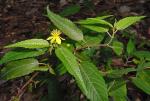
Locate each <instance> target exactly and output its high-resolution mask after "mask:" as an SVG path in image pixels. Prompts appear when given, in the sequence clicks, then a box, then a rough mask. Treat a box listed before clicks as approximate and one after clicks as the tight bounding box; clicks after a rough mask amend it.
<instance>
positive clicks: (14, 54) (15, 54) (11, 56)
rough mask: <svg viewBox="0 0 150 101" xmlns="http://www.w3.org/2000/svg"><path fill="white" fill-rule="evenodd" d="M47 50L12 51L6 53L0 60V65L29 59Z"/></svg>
mask: <svg viewBox="0 0 150 101" xmlns="http://www.w3.org/2000/svg"><path fill="white" fill-rule="evenodd" d="M46 50H47V49H37V50H27V49H24V50H13V51H10V52H8V53H6V54H5V55H4V56H3V57H2V59H1V60H0V64H3V63H7V62H9V61H14V60H18V59H24V58H29V57H36V56H39V55H42V54H44V53H45V51H46Z"/></svg>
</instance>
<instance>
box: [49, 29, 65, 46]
mask: <svg viewBox="0 0 150 101" xmlns="http://www.w3.org/2000/svg"><path fill="white" fill-rule="evenodd" d="M60 34H61V31H60V30H58V29H54V30H53V31H52V32H51V36H50V37H48V38H47V40H51V41H50V42H51V43H52V44H53V43H57V44H61V40H65V39H63V38H62V37H60Z"/></svg>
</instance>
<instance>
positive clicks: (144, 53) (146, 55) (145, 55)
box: [133, 51, 150, 60]
mask: <svg viewBox="0 0 150 101" xmlns="http://www.w3.org/2000/svg"><path fill="white" fill-rule="evenodd" d="M133 56H135V57H137V58H139V59H143V58H145V59H146V60H150V52H149V51H135V52H133Z"/></svg>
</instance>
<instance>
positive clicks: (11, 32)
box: [0, 0, 150, 101]
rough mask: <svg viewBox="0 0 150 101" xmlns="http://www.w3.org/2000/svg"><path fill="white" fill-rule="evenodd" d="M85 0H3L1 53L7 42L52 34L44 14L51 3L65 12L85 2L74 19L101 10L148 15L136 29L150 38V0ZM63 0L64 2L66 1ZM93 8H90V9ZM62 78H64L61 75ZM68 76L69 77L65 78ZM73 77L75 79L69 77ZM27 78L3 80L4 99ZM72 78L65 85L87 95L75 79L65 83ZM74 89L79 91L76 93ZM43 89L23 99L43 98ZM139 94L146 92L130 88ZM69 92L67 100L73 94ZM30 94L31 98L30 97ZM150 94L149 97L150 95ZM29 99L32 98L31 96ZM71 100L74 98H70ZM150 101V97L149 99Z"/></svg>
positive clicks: (1, 99) (138, 98)
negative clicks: (89, 3)
mask: <svg viewBox="0 0 150 101" xmlns="http://www.w3.org/2000/svg"><path fill="white" fill-rule="evenodd" d="M60 1H61V2H60ZM81 1H82V0H0V56H2V55H3V54H4V53H5V52H6V51H7V50H6V49H2V47H3V46H5V45H7V44H10V43H14V42H17V41H20V40H24V39H30V38H34V37H43V38H46V37H47V36H48V35H49V27H50V26H51V23H50V21H49V20H48V19H47V18H46V17H45V16H44V14H45V8H46V6H47V5H49V6H50V8H51V9H52V11H54V12H61V11H62V9H63V8H64V7H66V6H68V5H71V4H79V5H81V10H80V12H78V13H77V14H75V15H73V16H68V18H69V19H71V20H77V19H84V18H87V17H94V16H96V15H98V14H100V13H101V12H104V11H105V13H106V12H109V13H111V14H113V15H115V16H116V17H117V18H120V17H125V16H129V15H145V16H147V18H146V19H145V20H144V21H142V22H141V23H140V25H138V26H135V31H136V32H137V33H138V36H139V38H140V37H141V36H142V37H144V38H146V39H147V40H149V39H150V19H149V17H150V1H149V0H92V3H93V6H94V8H91V9H90V8H87V7H85V5H84V4H83V3H82V2H81ZM62 3H63V4H62ZM87 9H89V10H87ZM61 79H62V78H61ZM64 79H65V80H68V79H66V78H64ZM69 81H71V79H69ZM22 82H24V80H20V79H17V80H13V81H10V82H8V83H7V84H6V83H2V81H1V80H0V88H1V89H0V101H10V99H11V98H12V96H13V94H14V92H15V91H16V90H17V89H18V87H20V86H21V85H22ZM67 82H68V81H63V83H62V85H61V86H63V88H65V87H66V88H67V86H69V88H68V91H66V93H67V94H68V92H69V90H70V91H72V92H71V93H70V95H71V94H72V96H79V97H80V99H83V101H84V97H83V95H81V93H80V91H78V90H76V85H73V84H72V83H70V84H67V86H66V85H65V84H66V83H67ZM74 91H75V92H76V93H74ZM41 92H45V88H40V89H39V90H38V93H25V94H24V96H23V98H22V101H39V98H40V97H39V96H41V95H42V93H41ZM130 93H134V94H133V95H135V96H136V97H135V98H133V99H134V100H133V101H145V100H142V99H144V97H145V96H146V95H141V94H139V93H136V91H133V90H132V89H131V90H130ZM67 94H66V95H65V98H66V101H67V100H68V99H69V97H70V96H69V95H67ZM28 97H29V98H28ZM146 98H149V97H148V96H146ZM27 99H28V100H27ZM68 101H70V100H68ZM147 101H148V100H147ZM149 101H150V99H149Z"/></svg>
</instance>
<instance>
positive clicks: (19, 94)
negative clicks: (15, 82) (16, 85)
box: [16, 72, 38, 98]
mask: <svg viewBox="0 0 150 101" xmlns="http://www.w3.org/2000/svg"><path fill="white" fill-rule="evenodd" d="M37 75H38V72H36V73H35V74H33V75H32V77H31V78H30V79H29V80H28V81H27V82H26V83H25V84H24V85H23V86H22V87H21V89H19V91H18V93H17V95H16V96H17V97H19V98H20V97H21V96H22V95H23V92H25V90H26V89H25V88H26V87H27V86H28V85H29V84H30V83H31V82H32V81H33V79H34V78H35V77H36V76H37Z"/></svg>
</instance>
